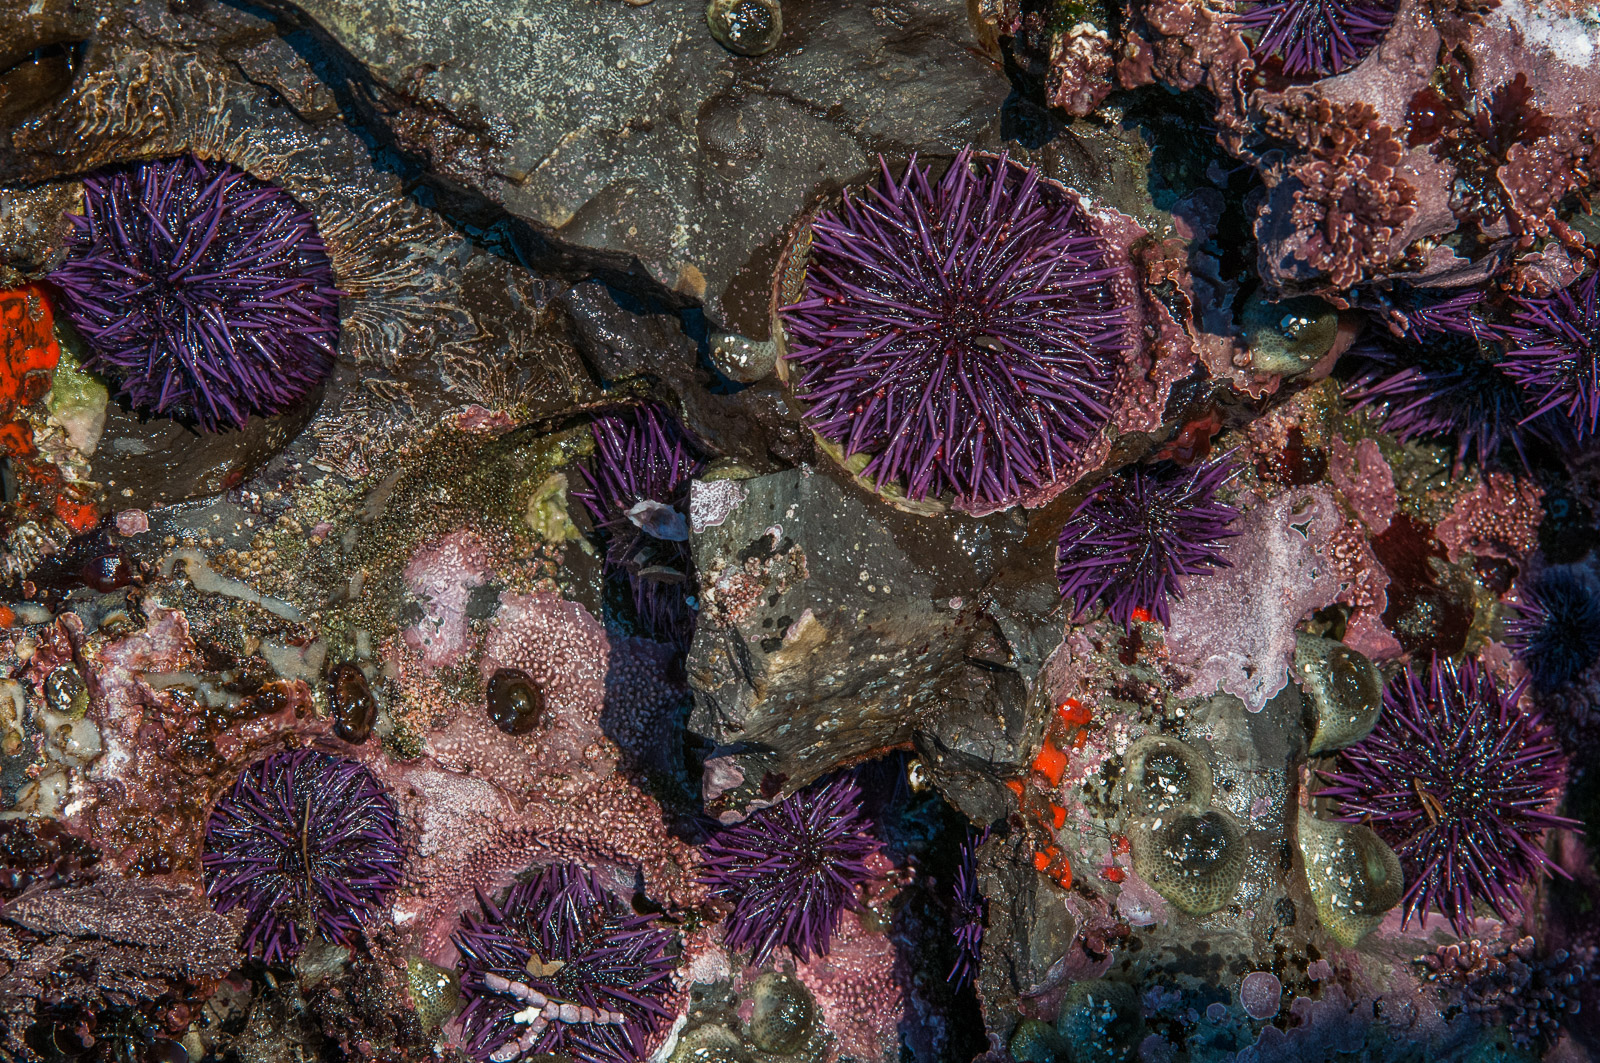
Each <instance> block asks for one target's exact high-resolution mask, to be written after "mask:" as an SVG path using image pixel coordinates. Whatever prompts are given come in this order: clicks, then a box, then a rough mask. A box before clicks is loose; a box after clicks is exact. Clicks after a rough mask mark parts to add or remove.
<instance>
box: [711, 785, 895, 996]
mask: <svg viewBox="0 0 1600 1063" xmlns="http://www.w3.org/2000/svg"><path fill="white" fill-rule="evenodd" d="M868 831H869V824H868V821H867V818H866V816H865V814H864V813H863V812H862V810H861V789H860V788H859V787H858V786H857V785H856V783H855V780H854V778H853V777H852V776H850V775H849V774H843V775H836V776H834V777H833V778H832V779H830V780H828V781H826V782H822V783H813V784H812V785H811V786H808V787H806V788H805V789H804V790H800V791H798V792H797V793H795V794H794V795H792V796H790V797H788V798H785V799H784V800H782V801H780V802H778V803H777V804H776V805H773V806H771V807H770V808H763V809H761V810H760V811H758V812H754V813H752V814H751V815H750V816H749V818H747V819H745V820H743V821H742V822H740V823H738V824H735V825H734V826H731V827H726V828H724V829H723V830H720V831H718V832H717V834H716V836H715V837H713V838H712V839H711V840H710V841H709V842H707V843H706V844H705V846H704V848H703V849H702V850H701V852H702V855H703V857H704V859H705V867H704V869H703V872H702V876H701V878H702V881H704V882H705V884H706V885H708V886H710V887H711V895H712V896H713V897H720V898H722V899H724V900H728V901H732V902H733V912H732V914H730V915H729V916H728V921H727V935H726V940H727V944H728V947H729V948H730V949H741V950H742V949H750V950H751V951H752V956H751V962H752V963H756V964H761V963H765V962H766V959H767V957H768V956H770V955H771V954H772V951H773V950H774V949H776V948H777V947H778V946H780V945H787V946H788V947H789V949H790V951H791V952H793V953H794V954H795V955H796V956H798V957H799V958H800V960H801V961H802V962H804V961H806V960H809V959H810V958H811V957H812V956H813V955H817V956H826V955H827V954H828V944H829V941H830V940H831V939H832V937H833V932H834V930H835V929H836V928H837V927H838V925H839V916H840V915H841V914H842V913H843V911H844V909H845V907H846V906H853V904H854V901H855V891H856V887H858V886H860V885H861V884H862V883H864V882H866V881H867V880H868V879H869V878H871V877H872V872H871V871H870V870H869V869H868V867H867V863H866V861H867V858H868V857H870V856H871V855H872V854H873V853H875V852H877V850H878V843H877V841H875V840H874V839H873V837H872V836H871V834H870V833H868Z"/></svg>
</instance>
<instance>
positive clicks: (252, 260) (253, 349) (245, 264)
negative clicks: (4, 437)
mask: <svg viewBox="0 0 1600 1063" xmlns="http://www.w3.org/2000/svg"><path fill="white" fill-rule="evenodd" d="M83 184H84V214H83V216H82V217H78V216H70V220H71V222H72V224H73V228H74V234H73V237H72V240H71V242H70V245H69V249H68V250H69V254H68V258H67V260H66V261H65V262H64V263H62V265H61V266H60V267H59V268H58V269H56V271H55V272H54V273H52V274H51V275H50V280H51V281H52V282H53V283H54V284H55V285H56V287H57V288H59V289H60V290H61V292H62V294H63V295H64V296H65V297H66V304H67V313H68V316H69V317H70V318H71V320H72V323H73V325H74V326H75V327H76V328H77V330H78V331H79V332H80V333H81V334H82V335H83V338H84V341H85V342H86V343H87V344H88V347H89V352H90V353H89V357H88V358H87V359H85V361H84V366H85V368H87V369H89V370H91V371H93V372H96V373H102V374H104V375H106V376H107V377H109V378H111V379H112V380H114V381H115V383H116V385H117V387H118V388H120V389H121V391H122V393H123V394H126V395H127V396H128V399H129V400H130V401H131V402H132V403H133V404H134V406H136V407H138V408H139V409H140V410H143V411H146V412H149V413H154V414H175V415H179V416H185V417H192V418H193V420H194V421H195V422H196V423H197V424H199V425H200V426H201V427H202V428H204V429H207V430H209V431H216V430H218V429H221V428H228V427H237V426H240V425H243V424H244V422H245V420H246V419H247V418H248V417H249V416H250V414H252V413H280V412H282V411H284V410H287V409H289V408H291V407H292V406H294V405H295V404H297V403H299V402H300V401H301V400H303V399H304V398H305V397H306V396H308V395H309V394H310V393H311V392H312V391H313V390H314V389H315V388H316V387H317V385H318V384H320V383H321V382H322V381H323V379H324V378H325V377H326V376H327V375H328V372H329V371H330V370H331V369H332V368H333V357H334V351H335V347H336V345H337V342H338V334H339V292H338V291H337V290H335V289H334V286H333V269H332V267H331V266H330V264H329V262H328V255H327V251H326V250H325V249H324V247H323V243H322V238H321V237H320V236H319V235H318V234H317V230H316V225H315V224H314V222H313V221H312V219H311V216H310V215H309V214H307V213H306V212H305V211H304V210H303V209H301V207H300V206H299V204H297V203H296V202H295V201H294V200H293V199H291V198H290V197H289V194H288V193H287V192H285V191H283V190H282V189H281V188H278V187H276V186H274V185H269V184H267V183H265V182H263V181H258V180H256V179H255V178H254V177H251V176H250V175H249V174H247V173H245V172H244V171H242V170H238V169H235V168H234V167H232V166H229V165H228V164H226V163H221V162H207V161H205V160H202V159H199V158H197V157H195V156H193V155H184V156H179V157H177V158H173V159H162V160H158V161H155V162H144V163H138V164H135V165H133V166H125V167H118V168H115V169H111V170H106V171H103V172H101V173H97V174H94V175H91V176H90V177H88V178H86V179H85V180H84V183H83Z"/></svg>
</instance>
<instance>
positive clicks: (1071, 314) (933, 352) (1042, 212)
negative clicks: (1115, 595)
mask: <svg viewBox="0 0 1600 1063" xmlns="http://www.w3.org/2000/svg"><path fill="white" fill-rule="evenodd" d="M882 171H883V172H882V176H881V178H880V179H879V181H878V182H877V184H876V185H875V186H872V187H868V188H865V189H863V190H861V191H858V192H847V193H846V194H845V195H844V197H843V200H842V202H841V203H840V205H839V207H838V209H837V210H833V211H823V212H821V213H820V214H818V215H817V216H816V218H814V219H813V221H812V223H811V244H810V250H809V257H808V258H807V260H806V263H805V281H804V285H803V288H802V290H801V292H800V295H799V298H798V300H797V301H796V302H795V303H793V304H792V305H790V306H786V307H783V308H782V311H781V313H782V318H783V324H784V328H785V330H786V333H787V338H788V344H789V345H788V349H787V351H786V352H785V355H784V357H785V360H786V362H787V363H788V364H790V365H792V366H793V367H794V368H795V369H796V370H798V373H799V379H798V382H797V384H796V386H795V393H796V395H797V396H798V397H799V398H800V399H801V401H802V402H803V403H804V404H805V406H806V420H807V422H808V423H809V424H810V425H811V427H812V428H813V429H815V430H816V432H817V433H818V434H819V435H821V436H822V437H823V438H824V439H826V440H828V441H830V442H832V443H834V444H837V445H838V446H839V447H840V448H842V450H843V451H844V452H845V454H846V455H853V454H870V455H871V458H870V460H868V461H867V463H866V465H865V467H864V468H863V469H862V470H861V472H862V475H864V476H866V477H870V478H871V479H872V480H873V482H874V483H876V484H877V485H878V486H879V487H882V486H883V485H885V484H894V485H896V486H898V487H899V488H900V489H901V490H903V491H904V492H905V494H906V496H907V497H909V498H911V499H922V498H926V497H928V496H930V495H933V496H939V495H944V494H951V495H954V497H955V501H956V504H957V505H958V506H959V507H961V508H964V509H983V510H987V509H994V508H999V507H1002V506H1005V505H1009V504H1011V503H1013V502H1015V501H1017V500H1018V499H1019V498H1021V497H1023V496H1024V495H1025V494H1027V493H1029V492H1030V491H1036V490H1038V489H1040V488H1043V487H1046V486H1048V485H1050V484H1052V483H1054V482H1056V481H1057V480H1058V479H1059V478H1060V477H1061V476H1062V475H1063V474H1064V472H1065V471H1066V468H1067V467H1068V465H1069V464H1070V462H1071V460H1072V458H1073V457H1074V455H1075V454H1076V453H1077V451H1078V449H1079V448H1080V447H1081V446H1082V444H1084V443H1085V442H1086V441H1087V440H1089V439H1090V438H1092V437H1093V436H1094V435H1095V434H1096V433H1097V432H1098V431H1099V430H1100V428H1101V426H1102V425H1104V424H1105V423H1106V421H1107V420H1108V419H1109V418H1110V416H1111V413H1110V410H1109V408H1108V403H1109V401H1110V398H1111V393H1112V389H1113V386H1114V384H1115V381H1116V378H1117V374H1118V371H1119V368H1120V366H1121V365H1122V363H1123V360H1124V355H1125V353H1126V352H1127V351H1128V350H1129V349H1130V348H1131V347H1132V346H1133V344H1134V313H1133V307H1132V306H1131V305H1129V303H1128V301H1127V300H1126V299H1124V298H1123V297H1122V296H1120V295H1119V294H1118V289H1117V287H1116V286H1115V285H1114V284H1113V283H1112V282H1113V279H1114V278H1115V275H1116V270H1115V268H1114V266H1112V265H1111V264H1110V263H1109V257H1110V256H1109V253H1108V250H1107V248H1106V245H1105V243H1104V242H1103V241H1102V240H1101V238H1100V237H1099V236H1098V235H1097V234H1096V232H1095V230H1094V228H1093V227H1092V226H1091V224H1090V222H1089V220H1088V218H1087V217H1086V216H1085V214H1084V211H1083V210H1082V209H1081V207H1080V206H1079V205H1078V203H1077V201H1076V199H1075V197H1074V196H1073V195H1072V193H1070V192H1068V191H1067V190H1066V189H1065V188H1064V187H1062V186H1061V185H1059V184H1056V183H1055V182H1052V181H1049V180H1046V179H1044V178H1041V177H1040V176H1039V174H1038V172H1037V171H1036V170H1032V169H1028V170H1024V169H1023V168H1022V167H1021V166H1018V165H1016V164H1015V163H1012V162H1009V161H1007V159H1006V158H1005V156H1000V157H999V158H994V157H991V156H986V155H978V154H975V153H974V152H973V151H972V150H971V149H970V148H968V149H967V150H965V151H963V152H961V154H960V155H958V156H957V157H956V159H955V161H954V162H952V163H951V164H950V168H949V169H948V170H947V171H946V172H945V174H944V176H943V177H942V178H938V179H935V177H934V175H933V169H932V167H929V166H924V165H922V164H920V163H918V162H917V160H916V159H915V158H913V159H912V160H911V161H910V163H908V164H907V166H906V169H905V173H904V174H903V175H902V176H901V177H900V178H898V179H896V178H895V177H894V176H893V175H892V174H891V173H890V172H889V168H888V165H887V163H884V164H883V167H882Z"/></svg>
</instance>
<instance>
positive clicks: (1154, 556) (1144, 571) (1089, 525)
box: [1056, 459, 1239, 627]
mask: <svg viewBox="0 0 1600 1063" xmlns="http://www.w3.org/2000/svg"><path fill="white" fill-rule="evenodd" d="M1233 471H1234V469H1233V465H1232V464H1231V463H1230V462H1228V461H1227V460H1226V459H1223V460H1219V461H1214V462H1211V463H1210V464H1206V465H1197V466H1195V467H1194V468H1192V469H1184V468H1181V467H1179V466H1177V465H1172V464H1169V463H1163V464H1161V465H1156V466H1143V465H1140V466H1135V467H1134V468H1133V469H1131V470H1129V471H1127V472H1124V473H1120V474H1117V475H1114V476H1110V477H1107V478H1106V479H1105V480H1103V481H1101V482H1100V483H1098V484H1096V485H1095V487H1094V489H1093V490H1091V491H1090V492H1089V494H1088V495H1087V496H1086V497H1085V498H1084V500H1083V502H1082V503H1081V504H1079V506H1078V508H1077V509H1076V510H1074V511H1073V514H1072V519H1071V520H1069V521H1067V523H1066V526H1065V527H1063V528H1062V529H1061V541H1060V546H1059V550H1058V552H1057V560H1058V561H1059V564H1060V567H1059V568H1058V569H1057V571H1056V576H1057V578H1058V579H1059V580H1060V583H1061V597H1062V598H1063V599H1069V600H1071V602H1072V606H1073V612H1074V613H1075V614H1081V613H1083V612H1084V611H1085V610H1087V609H1088V608H1089V607H1090V606H1091V605H1093V604H1094V603H1096V602H1104V603H1105V605H1106V613H1107V615H1108V616H1110V617H1111V619H1112V620H1113V621H1115V622H1116V623H1118V624H1121V625H1123V626H1124V627H1131V626H1132V625H1133V614H1134V612H1135V610H1141V609H1142V610H1144V611H1145V612H1147V613H1149V614H1150V615H1151V616H1152V617H1154V618H1155V619H1157V620H1159V621H1160V622H1161V623H1162V624H1166V623H1168V622H1169V619H1170V614H1169V610H1168V607H1167V601H1168V599H1169V598H1182V597H1183V580H1184V579H1185V578H1186V577H1188V576H1193V575H1195V574H1196V573H1199V572H1202V571H1204V570H1206V569H1209V568H1217V567H1223V568H1226V567H1228V562H1227V560H1226V559H1224V558H1223V556H1222V553H1221V551H1219V550H1218V549H1217V545H1218V544H1219V543H1220V542H1221V541H1222V540H1223V539H1227V538H1229V537H1231V536H1233V535H1236V534H1237V533H1236V532H1234V531H1232V530H1230V526H1231V525H1232V524H1233V522H1234V520H1235V519H1236V518H1237V517H1238V516H1239V511H1238V510H1236V509H1234V508H1233V507H1232V506H1229V505H1225V504H1223V503H1221V502H1218V501H1217V500H1216V492H1217V488H1219V487H1221V486H1222V484H1223V483H1224V482H1225V481H1227V479H1228V477H1230V476H1232V475H1233Z"/></svg>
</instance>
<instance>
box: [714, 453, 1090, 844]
mask: <svg viewBox="0 0 1600 1063" xmlns="http://www.w3.org/2000/svg"><path fill="white" fill-rule="evenodd" d="M742 486H743V487H744V488H745V489H746V491H747V492H748V493H747V496H746V498H745V499H744V500H743V501H742V502H741V503H740V504H739V505H738V506H737V507H736V508H734V509H733V510H732V511H731V512H729V513H728V514H727V516H726V517H725V519H724V520H723V522H722V523H721V524H720V525H717V526H716V527H710V528H707V529H705V531H704V532H702V533H701V534H698V535H695V536H693V537H692V539H691V545H692V548H693V551H694V558H695V565H696V568H697V569H698V571H699V579H700V593H701V613H700V621H699V626H698V627H697V629H696V633H695V641H694V645H693V647H692V648H691V650H690V656H689V665H688V670H689V677H690V685H691V687H692V688H693V689H694V697H695V707H694V710H693V712H692V714H691V717H690V724H689V726H690V729H691V730H693V731H695V732H696V733H698V734H700V735H702V736H704V737H706V738H707V739H709V740H710V741H712V742H713V743H715V744H716V745H717V746H719V747H721V752H722V754H723V755H726V756H733V757H734V758H735V759H736V760H737V761H738V762H739V765H738V766H739V770H740V771H741V772H742V773H743V778H744V780H745V785H744V786H741V787H734V788H731V789H727V790H726V791H725V792H724V793H722V794H721V795H720V796H719V799H718V802H719V805H720V808H730V807H737V806H738V805H739V803H741V802H742V801H744V800H748V799H750V798H752V797H754V796H755V795H756V794H757V793H760V795H761V796H762V797H764V798H768V799H770V798H772V797H773V796H775V795H776V794H777V792H778V791H779V790H782V791H783V792H789V791H791V790H793V789H794V788H796V787H799V786H803V785H804V784H805V783H807V782H809V781H810V780H811V779H814V778H816V777H817V776H819V775H821V774H823V773H825V772H827V771H829V770H832V769H833V768H834V767H835V766H837V765H839V764H841V763H849V762H851V761H852V760H859V759H861V758H863V757H866V756H868V755H870V754H872V753H875V752H879V751H882V750H886V749H889V748H894V747H904V746H907V745H910V744H911V743H912V740H913V736H914V734H915V733H916V732H918V731H922V732H923V735H922V737H921V738H920V739H919V740H918V744H919V747H926V748H927V749H928V750H929V751H930V754H931V757H930V761H929V769H930V773H931V774H932V776H933V778H934V781H935V782H936V783H949V784H950V785H951V786H953V787H955V788H956V789H962V790H965V789H971V790H972V791H973V792H972V796H971V798H970V801H968V800H966V799H961V800H960V801H959V802H958V803H961V804H963V805H964V806H965V805H967V804H969V803H970V804H971V806H972V807H971V808H970V809H969V812H970V813H971V814H972V815H973V817H974V818H975V819H983V820H991V819H993V818H996V814H997V812H998V809H999V808H1000V807H1003V806H1001V805H1000V804H999V797H998V795H997V794H996V793H994V791H993V786H992V785H990V783H989V782H988V781H985V780H989V779H991V777H992V772H993V768H994V766H995V765H996V764H999V763H1013V762H1015V761H1016V760H1018V759H1019V758H1020V756H1021V755H1022V754H1021V746H1022V742H1023V735H1022V728H1023V725H1024V717H1025V708H1026V705H1025V700H1026V697H1027V690H1026V675H1025V674H1024V673H1022V672H1021V671H1019V668H1018V663H1019V662H1021V663H1023V664H1027V663H1028V658H1027V657H1025V656H1024V655H1023V654H1020V653H1014V652H1013V651H1012V650H1011V648H1010V645H1009V643H1008V641H1007V640H1006V639H1005V638H1004V637H1003V636H1002V635H1001V629H1000V626H999V625H998V624H997V623H996V622H995V621H994V620H993V619H992V618H990V617H989V616H987V615H986V614H985V612H984V604H983V601H982V600H981V597H980V595H979V594H978V588H980V587H981V586H982V585H983V583H984V582H985V580H986V578H987V575H988V566H989V565H990V564H992V563H994V562H993V561H992V560H990V557H991V554H990V552H989V551H985V550H977V551H975V554H976V555H977V558H976V560H975V559H974V557H972V556H968V555H967V554H965V553H964V552H963V551H962V550H961V549H960V548H959V546H958V544H957V542H954V541H950V540H951V539H956V538H959V536H961V535H962V534H966V535H969V536H973V537H979V538H981V537H982V536H983V535H987V534H994V533H993V532H992V529H991V527H990V526H989V525H986V524H983V523H980V522H977V521H965V520H961V519H957V518H946V519H944V520H941V521H937V522H935V521H928V520H925V519H923V518H917V517H912V516H909V515H906V514H901V513H898V512H896V511H894V510H892V509H890V508H889V507H888V506H886V505H883V504H882V503H879V502H877V501H875V500H873V499H871V498H869V497H868V496H866V495H865V494H864V493H862V492H861V491H860V489H859V488H857V487H856V486H854V485H847V484H844V483H841V482H840V481H839V480H838V479H835V478H834V477H833V476H832V475H829V474H827V473H823V472H813V471H810V470H805V469H802V470H792V471H788V472H781V473H775V474H772V475H768V476H761V477H756V478H754V479H750V480H745V481H742ZM997 523H999V526H1000V527H1001V529H1002V532H1003V531H1004V528H1005V525H1004V524H1003V522H997ZM941 538H944V539H945V541H944V542H943V543H942V544H941V542H940V539H941ZM1058 637H1059V633H1058ZM1029 652H1030V653H1031V651H1029Z"/></svg>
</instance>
